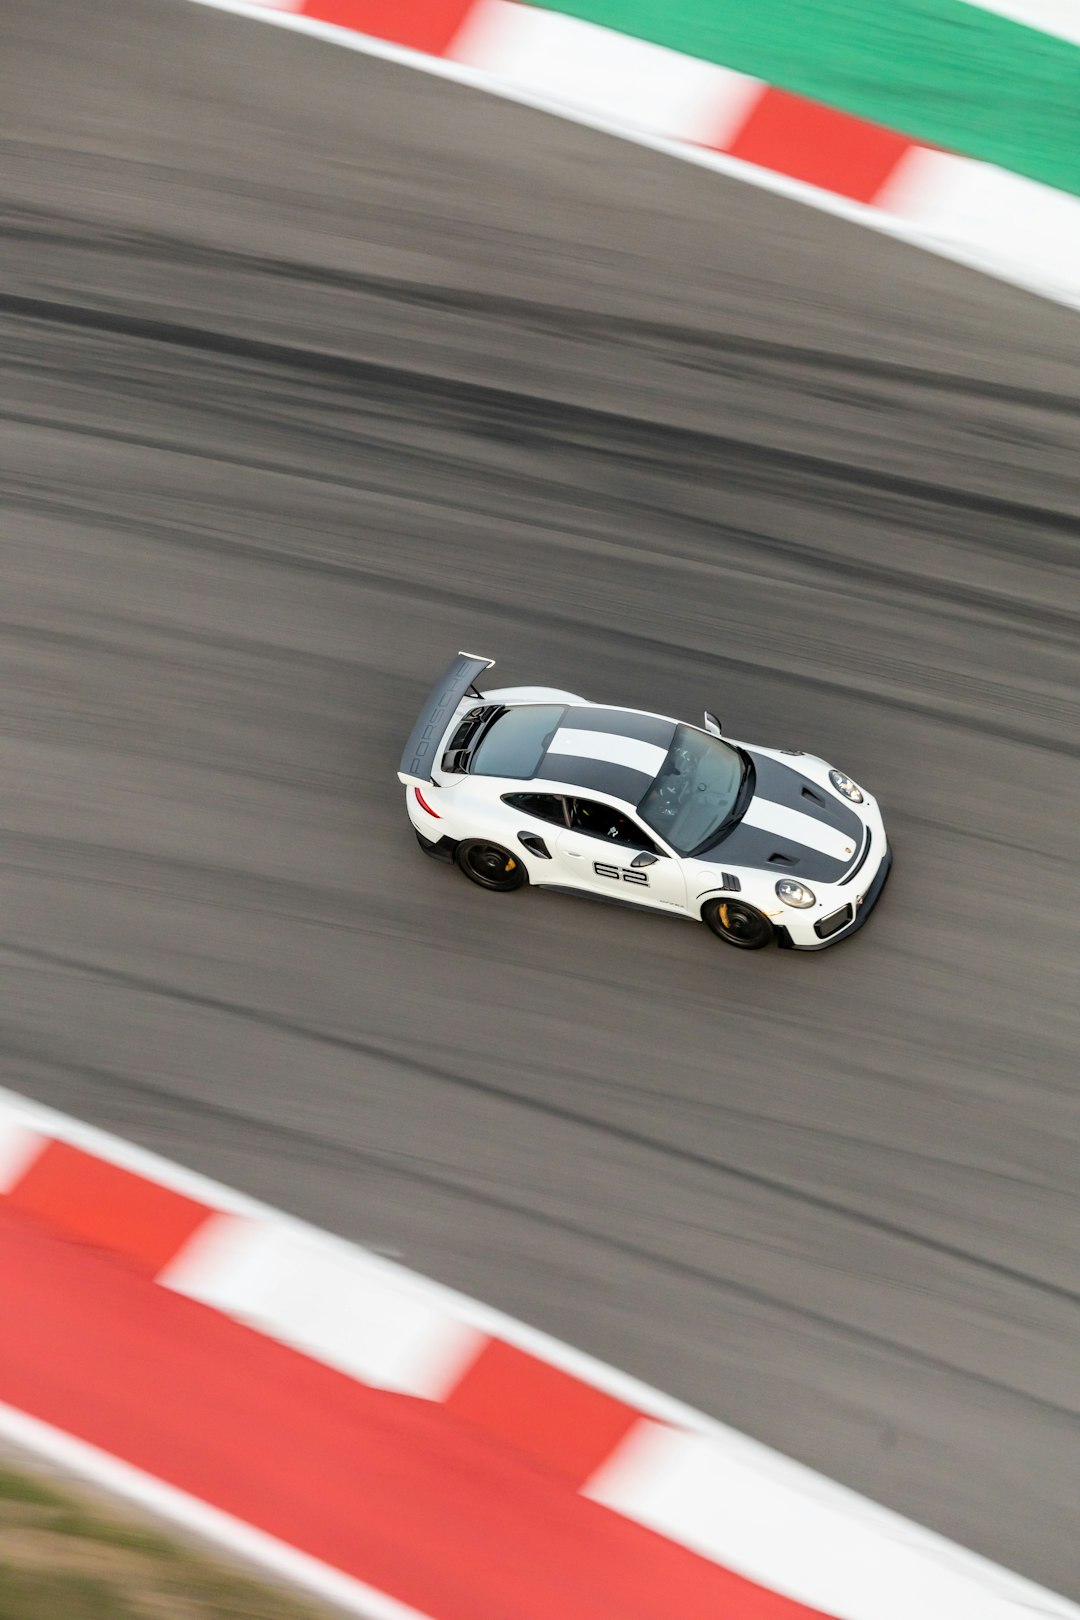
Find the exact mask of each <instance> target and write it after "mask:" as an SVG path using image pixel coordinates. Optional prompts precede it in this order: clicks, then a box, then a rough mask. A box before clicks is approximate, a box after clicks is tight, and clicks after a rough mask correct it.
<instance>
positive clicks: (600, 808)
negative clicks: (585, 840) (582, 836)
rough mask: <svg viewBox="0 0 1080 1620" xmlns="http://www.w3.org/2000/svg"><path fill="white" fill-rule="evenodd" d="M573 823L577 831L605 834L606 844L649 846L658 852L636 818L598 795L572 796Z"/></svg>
mask: <svg viewBox="0 0 1080 1620" xmlns="http://www.w3.org/2000/svg"><path fill="white" fill-rule="evenodd" d="M570 825H571V827H573V829H574V831H575V832H582V833H588V834H589V835H590V837H592V838H602V839H603V840H604V843H605V844H618V845H621V846H622V847H623V848H624V849H640V850H647V851H648V852H649V854H650V855H657V854H659V850H658V849H657V847H656V845H655V844H654V843H653V841H652V839H651V838H650V837H649V835H648V833H645V832H643V831H642V830H641V828H640V827H639V826H638V824H637V822H636V821H631V819H630V817H629V816H627V815H624V814H623V812H622V811H621V810H614V809H612V807H611V805H610V804H600V803H598V801H597V800H596V799H571V801H570Z"/></svg>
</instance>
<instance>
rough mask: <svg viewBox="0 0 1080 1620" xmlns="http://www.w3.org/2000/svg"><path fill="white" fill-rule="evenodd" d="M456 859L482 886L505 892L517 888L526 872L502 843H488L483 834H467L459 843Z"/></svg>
mask: <svg viewBox="0 0 1080 1620" xmlns="http://www.w3.org/2000/svg"><path fill="white" fill-rule="evenodd" d="M457 863H458V865H459V866H460V867H461V870H462V871H463V872H464V874H465V876H466V877H468V878H472V880H473V882H474V883H479V885H480V887H481V888H482V889H497V890H498V891H499V892H500V893H506V892H508V891H509V890H510V889H520V888H521V885H522V884H523V883H527V882H528V880H529V875H528V873H527V872H526V870H525V868H524V866H523V865H522V864H521V862H520V861H519V860H518V858H517V856H516V855H511V853H510V851H509V850H508V849H503V847H502V845H501V844H489V843H488V842H487V841H486V840H485V839H483V838H467V839H466V840H465V842H464V843H463V844H459V845H458V851H457Z"/></svg>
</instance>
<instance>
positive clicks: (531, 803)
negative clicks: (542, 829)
mask: <svg viewBox="0 0 1080 1620" xmlns="http://www.w3.org/2000/svg"><path fill="white" fill-rule="evenodd" d="M503 804H508V805H509V806H510V808H511V809H512V810H523V811H524V812H525V814H526V815H527V816H536V817H537V819H538V820H539V821H550V822H551V823H552V824H553V826H556V827H565V826H566V810H565V808H564V803H563V800H562V799H560V798H559V795H558V794H557V793H504V794H503Z"/></svg>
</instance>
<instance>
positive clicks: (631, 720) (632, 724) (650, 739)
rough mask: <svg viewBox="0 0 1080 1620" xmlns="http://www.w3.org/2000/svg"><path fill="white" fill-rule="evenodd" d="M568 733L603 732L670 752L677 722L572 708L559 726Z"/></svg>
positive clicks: (616, 710) (637, 715) (602, 710)
mask: <svg viewBox="0 0 1080 1620" xmlns="http://www.w3.org/2000/svg"><path fill="white" fill-rule="evenodd" d="M559 724H560V725H562V726H564V727H565V728H566V730H567V731H603V732H606V733H607V735H608V736H609V737H632V738H633V739H634V741H635V742H645V743H653V744H655V746H656V747H657V748H670V747H671V739H672V737H674V735H675V722H674V720H662V719H661V718H660V716H659V715H656V714H628V713H627V712H626V710H625V709H598V708H594V707H592V706H590V707H588V708H580V709H578V708H575V707H574V706H573V705H571V706H570V707H569V708H568V709H567V711H566V713H565V714H564V715H563V717H562V720H561V721H560V722H559Z"/></svg>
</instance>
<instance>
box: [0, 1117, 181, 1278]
mask: <svg viewBox="0 0 1080 1620" xmlns="http://www.w3.org/2000/svg"><path fill="white" fill-rule="evenodd" d="M6 1202H7V1204H8V1206H9V1207H12V1208H14V1209H17V1210H21V1211H23V1212H24V1213H25V1214H27V1215H34V1216H37V1217H38V1218H39V1219H40V1220H43V1221H45V1222H47V1223H48V1225H50V1226H54V1227H59V1228H60V1229H61V1230H62V1231H63V1232H65V1233H66V1234H67V1235H69V1236H70V1237H75V1238H78V1239H80V1240H81V1241H82V1242H83V1243H92V1244H94V1245H96V1246H97V1247H98V1248H101V1249H109V1250H110V1251H111V1252H112V1253H113V1254H117V1255H123V1257H124V1258H125V1259H126V1260H129V1261H130V1262H131V1263H132V1264H133V1265H135V1266H137V1267H138V1268H139V1270H141V1271H144V1272H145V1273H146V1274H147V1275H148V1276H151V1277H152V1276H155V1275H156V1274H157V1273H158V1272H159V1271H160V1270H161V1268H162V1267H163V1266H164V1265H166V1264H167V1263H168V1261H170V1260H171V1259H172V1258H173V1256H174V1255H176V1254H177V1253H178V1252H179V1250H180V1249H181V1248H182V1247H183V1245H184V1244H185V1243H186V1242H187V1240H188V1239H189V1238H190V1237H191V1235H192V1233H193V1232H195V1231H196V1230H197V1229H198V1227H200V1226H201V1225H202V1223H203V1221H204V1220H205V1219H206V1217H207V1216H208V1215H209V1214H211V1210H210V1209H209V1208H208V1206H207V1205H205V1204H199V1203H196V1201H195V1200H194V1199H193V1198H185V1196H184V1195H183V1193H178V1192H174V1191H173V1189H172V1188H171V1187H163V1186H161V1184H160V1183H159V1182H156V1181H148V1180H147V1179H146V1178H145V1176H139V1175H136V1174H135V1172H134V1171H132V1170H123V1169H121V1167H120V1166H119V1165H118V1164H111V1163H110V1162H109V1161H108V1160H106V1159H96V1158H94V1157H93V1155H92V1154H89V1153H84V1152H83V1150H82V1148H77V1147H71V1146H70V1145H69V1144H68V1143H67V1142H55V1141H50V1142H48V1143H47V1144H46V1146H45V1148H44V1151H43V1152H41V1153H40V1154H39V1155H38V1157H37V1158H36V1159H35V1160H34V1162H33V1163H32V1164H31V1165H29V1166H28V1167H27V1170H26V1172H25V1174H24V1175H23V1176H22V1178H21V1179H20V1180H19V1181H18V1182H16V1184H15V1186H14V1187H12V1188H11V1190H10V1192H9V1193H8V1196H7V1200H6Z"/></svg>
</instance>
